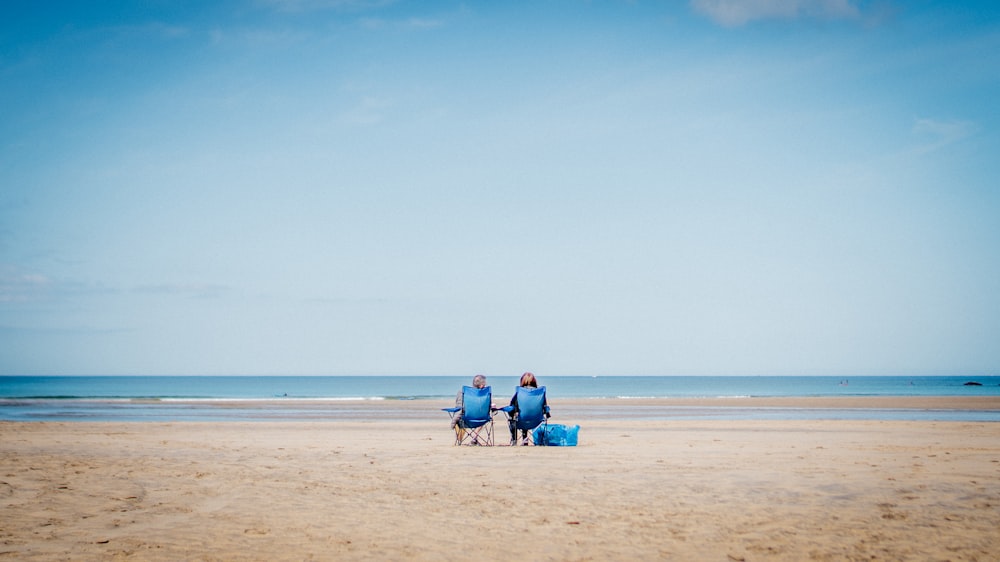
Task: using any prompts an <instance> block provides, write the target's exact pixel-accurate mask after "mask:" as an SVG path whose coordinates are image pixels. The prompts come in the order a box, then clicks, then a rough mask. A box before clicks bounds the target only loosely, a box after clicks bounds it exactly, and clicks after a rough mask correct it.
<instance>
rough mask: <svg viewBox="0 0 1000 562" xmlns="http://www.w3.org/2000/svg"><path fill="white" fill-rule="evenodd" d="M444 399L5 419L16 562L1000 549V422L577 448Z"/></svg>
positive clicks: (721, 431)
mask: <svg viewBox="0 0 1000 562" xmlns="http://www.w3.org/2000/svg"><path fill="white" fill-rule="evenodd" d="M960 402H961V401H960ZM844 404H845V403H844V402H839V403H838V407H843V406H844ZM962 404H964V406H967V407H969V408H977V407H978V408H994V409H996V408H997V407H998V404H997V400H996V399H993V400H992V402H990V401H986V403H980V404H976V403H973V402H963V403H962ZM990 404H992V406H990ZM446 405H447V404H437V403H430V404H427V403H416V404H412V405H408V406H407V408H409V409H410V411H411V412H412V413H413V415H412V416H410V419H405V420H401V421H395V422H385V421H377V420H376V417H377V416H372V417H371V418H366V419H363V420H362V421H326V422H324V421H301V422H230V423H214V424H203V423H119V422H107V423H100V422H94V423H16V422H6V423H0V541H2V544H0V559H9V560H115V559H134V560H357V559H364V560H401V559H403V560H469V559H481V560H506V559H524V560H632V559H638V560H662V559H670V560H722V561H725V560H1000V423H965V422H898V421H893V422H887V421H881V422H879V421H805V422H803V421H708V420H703V421H649V420H630V421H627V422H622V421H618V420H614V419H606V418H605V419H591V420H584V419H566V418H565V417H564V418H561V419H560V420H559V421H561V422H563V423H580V424H581V425H582V426H583V428H582V429H581V433H580V439H581V441H580V446H578V447H572V448H558V447H516V448H512V447H493V448H487V447H454V446H452V444H451V434H450V431H449V429H448V424H447V421H446V417H445V416H443V414H441V412H438V411H435V408H437V407H443V406H446ZM742 405H744V406H745V405H746V404H742ZM939 405H940V404H939ZM555 406H556V405H554V407H555ZM565 406H566V408H565V409H564V410H563V411H564V412H565V411H569V412H572V411H573V406H571V405H570V404H566V405H565ZM589 406H591V407H592V406H593V403H590V404H589ZM814 406H815V405H814ZM331 407H336V406H331ZM382 407H384V406H373V407H372V408H373V409H374V410H378V409H379V408H382ZM602 407H603V408H605V409H607V408H611V409H615V408H617V407H627V406H621V404H620V403H612V404H603V406H602ZM897 407H898V405H897ZM915 407H923V406H915ZM941 407H943V406H941ZM421 412H424V413H421ZM553 421H555V420H553ZM497 430H498V436H499V439H498V441H504V438H503V434H504V431H505V429H504V428H503V427H502V424H498V425H497Z"/></svg>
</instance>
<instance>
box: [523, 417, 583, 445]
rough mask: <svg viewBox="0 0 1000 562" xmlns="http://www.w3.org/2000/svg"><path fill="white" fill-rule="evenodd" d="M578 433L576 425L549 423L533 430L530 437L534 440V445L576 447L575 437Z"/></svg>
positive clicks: (578, 428) (578, 429)
mask: <svg viewBox="0 0 1000 562" xmlns="http://www.w3.org/2000/svg"><path fill="white" fill-rule="evenodd" d="M579 432H580V426H578V425H570V426H566V425H561V424H558V423H550V424H548V425H540V426H538V427H536V428H535V431H534V432H533V433H532V437H534V438H535V445H548V446H550V447H576V435H577V433H579Z"/></svg>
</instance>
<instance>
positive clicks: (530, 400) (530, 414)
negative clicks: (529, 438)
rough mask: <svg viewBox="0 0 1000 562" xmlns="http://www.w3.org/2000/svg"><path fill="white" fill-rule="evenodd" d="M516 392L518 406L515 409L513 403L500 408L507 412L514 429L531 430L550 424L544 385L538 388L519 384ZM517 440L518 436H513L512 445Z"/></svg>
mask: <svg viewBox="0 0 1000 562" xmlns="http://www.w3.org/2000/svg"><path fill="white" fill-rule="evenodd" d="M514 392H515V396H517V408H516V409H515V407H514V406H513V405H511V406H505V407H503V408H500V410H501V411H502V412H504V413H505V414H507V418H508V424H509V425H510V427H511V429H512V430H513V431H518V430H527V431H530V430H532V429H535V428H536V427H539V426H543V427H544V426H545V425H546V424H548V419H549V407H548V405H547V404H546V399H545V387H544V386H540V387H538V388H531V387H526V386H519V387H517V390H515V391H514ZM516 442H517V440H516V438H514V437H512V439H511V445H514V444H516Z"/></svg>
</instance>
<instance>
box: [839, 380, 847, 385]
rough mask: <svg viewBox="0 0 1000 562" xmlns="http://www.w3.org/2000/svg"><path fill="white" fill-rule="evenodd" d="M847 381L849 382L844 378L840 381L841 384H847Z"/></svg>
mask: <svg viewBox="0 0 1000 562" xmlns="http://www.w3.org/2000/svg"><path fill="white" fill-rule="evenodd" d="M847 383H848V380H847V379H844V380H842V381H840V386H847Z"/></svg>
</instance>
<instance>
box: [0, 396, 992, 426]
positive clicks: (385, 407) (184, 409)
mask: <svg viewBox="0 0 1000 562" xmlns="http://www.w3.org/2000/svg"><path fill="white" fill-rule="evenodd" d="M494 403H495V404H496V405H497V406H503V405H505V404H506V401H495V402H494ZM453 404H454V402H453V400H452V399H450V398H449V399H433V400H431V399H420V400H339V399H338V400H321V399H320V400H316V399H309V400H299V399H294V398H290V399H286V398H280V399H270V400H238V399H226V400H170V401H161V400H111V401H108V400H74V399H66V400H19V401H8V402H4V401H0V421H8V422H15V423H33V422H48V421H53V422H70V423H86V422H91V421H93V422H102V423H115V422H149V423H153V422H165V421H171V422H177V423H187V422H215V423H234V422H243V421H254V422H265V423H266V422H272V421H282V422H294V421H316V422H330V423H344V422H349V421H354V420H364V421H372V422H379V421H385V422H397V423H400V422H416V421H426V422H437V423H444V421H446V420H448V419H449V418H448V415H447V414H446V413H445V412H443V411H442V409H443V408H448V407H451V406H453ZM549 405H550V406H551V408H552V418H551V420H550V421H551V423H560V424H568V425H575V424H579V425H587V424H589V423H591V422H593V421H596V420H616V419H619V420H659V421H667V420H673V421H679V420H683V419H742V420H755V419H786V420H792V419H799V420H807V419H867V420H897V421H903V420H911V421H956V422H1000V396H851V397H846V396H837V397H746V398H629V399H621V398H617V399H616V398H611V399H607V398H603V399H579V398H571V399H558V398H557V399H552V400H550V401H549ZM504 419H505V418H504V416H503V414H500V413H497V414H496V417H495V422H496V423H501V424H502V423H504V421H503V420H504Z"/></svg>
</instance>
